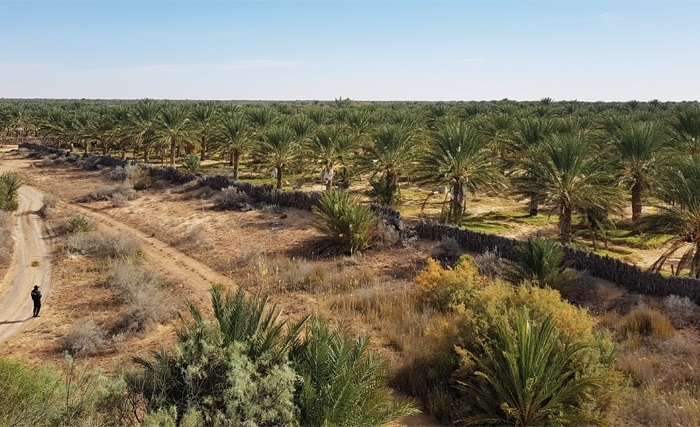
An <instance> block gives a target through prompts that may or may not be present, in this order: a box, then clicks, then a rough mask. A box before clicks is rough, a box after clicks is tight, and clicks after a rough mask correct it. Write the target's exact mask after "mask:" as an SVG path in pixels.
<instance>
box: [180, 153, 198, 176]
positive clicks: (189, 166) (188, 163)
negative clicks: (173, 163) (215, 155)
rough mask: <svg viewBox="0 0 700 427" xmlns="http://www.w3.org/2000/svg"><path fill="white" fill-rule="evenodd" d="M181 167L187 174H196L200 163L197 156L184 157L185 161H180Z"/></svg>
mask: <svg viewBox="0 0 700 427" xmlns="http://www.w3.org/2000/svg"><path fill="white" fill-rule="evenodd" d="M182 167H183V168H185V170H186V171H188V172H192V173H195V172H198V171H199V169H201V167H202V162H201V160H200V159H199V156H193V155H189V156H186V157H185V159H184V160H183V161H182Z"/></svg>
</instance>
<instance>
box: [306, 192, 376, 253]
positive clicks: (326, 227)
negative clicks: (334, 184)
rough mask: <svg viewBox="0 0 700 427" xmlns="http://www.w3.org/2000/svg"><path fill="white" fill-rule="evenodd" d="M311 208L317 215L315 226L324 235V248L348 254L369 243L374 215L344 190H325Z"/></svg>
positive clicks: (374, 220) (359, 249)
mask: <svg viewBox="0 0 700 427" xmlns="http://www.w3.org/2000/svg"><path fill="white" fill-rule="evenodd" d="M312 210H313V211H314V212H315V213H316V215H318V217H319V220H318V221H317V222H316V224H315V225H316V227H317V228H318V229H319V230H320V231H322V232H323V233H324V234H325V235H326V242H327V244H328V246H327V250H330V251H337V252H338V253H349V254H352V253H354V252H356V251H362V250H365V249H367V248H368V247H369V246H370V245H371V243H372V237H373V233H374V228H375V226H376V218H375V216H374V214H373V213H372V211H371V210H370V209H369V208H368V207H367V206H362V205H360V203H359V202H358V201H357V199H355V198H351V197H350V194H349V193H348V192H346V191H340V190H331V191H326V192H325V193H323V196H322V197H321V199H320V200H319V202H318V205H317V206H313V207H312Z"/></svg>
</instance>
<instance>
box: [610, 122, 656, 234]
mask: <svg viewBox="0 0 700 427" xmlns="http://www.w3.org/2000/svg"><path fill="white" fill-rule="evenodd" d="M613 144H614V145H615V149H616V151H617V154H618V156H619V160H618V164H619V173H620V175H621V177H622V179H623V181H625V182H627V183H629V184H631V187H632V221H633V222H634V223H635V224H637V223H638V222H639V219H640V218H641V215H642V193H643V192H644V191H645V190H647V189H648V188H649V177H650V176H651V175H653V173H654V169H655V167H656V165H657V164H658V156H659V154H660V153H661V151H662V150H663V149H664V148H665V144H664V140H663V139H662V137H661V134H660V133H659V132H658V131H657V129H656V127H655V126H654V124H653V123H633V124H629V125H626V126H624V127H623V128H622V129H621V130H620V132H619V133H618V135H617V136H616V137H614V139H613Z"/></svg>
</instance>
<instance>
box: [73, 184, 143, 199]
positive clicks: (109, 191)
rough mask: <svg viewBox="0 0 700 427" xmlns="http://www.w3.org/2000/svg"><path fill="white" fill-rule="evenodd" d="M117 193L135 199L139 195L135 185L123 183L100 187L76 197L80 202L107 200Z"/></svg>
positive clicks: (122, 196) (125, 197)
mask: <svg viewBox="0 0 700 427" xmlns="http://www.w3.org/2000/svg"><path fill="white" fill-rule="evenodd" d="M115 195H119V197H121V198H124V199H126V200H134V199H136V197H137V194H136V191H135V190H134V188H133V187H131V186H127V185H121V186H118V187H108V188H99V189H97V190H95V191H91V192H89V193H88V194H86V195H84V196H82V197H79V198H78V199H76V201H77V202H79V203H89V202H100V201H107V200H112V199H113V198H114V196H115Z"/></svg>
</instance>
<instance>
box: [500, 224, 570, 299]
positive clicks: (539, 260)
mask: <svg viewBox="0 0 700 427" xmlns="http://www.w3.org/2000/svg"><path fill="white" fill-rule="evenodd" d="M569 266H570V265H569V264H567V263H565V262H564V249H563V248H562V246H561V244H559V242H555V241H553V240H549V239H546V238H544V237H542V236H540V235H537V237H534V238H533V237H530V238H528V239H527V242H524V243H521V244H519V245H518V246H516V248H515V261H514V262H512V263H511V267H510V269H509V271H508V274H507V276H508V279H509V280H510V281H511V282H513V283H520V282H522V281H532V282H536V283H539V284H540V286H551V287H553V288H558V289H559V288H565V287H566V286H567V285H569V284H570V283H571V282H572V281H573V280H575V279H576V278H577V277H578V273H577V272H575V271H573V270H570V269H568V267H569Z"/></svg>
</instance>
